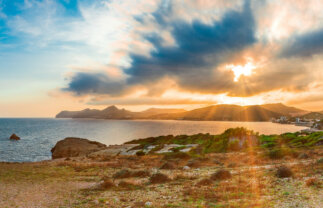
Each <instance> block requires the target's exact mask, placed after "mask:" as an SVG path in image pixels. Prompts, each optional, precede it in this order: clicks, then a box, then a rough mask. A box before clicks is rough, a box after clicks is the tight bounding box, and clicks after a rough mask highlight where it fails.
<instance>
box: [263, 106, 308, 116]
mask: <svg viewBox="0 0 323 208" xmlns="http://www.w3.org/2000/svg"><path fill="white" fill-rule="evenodd" d="M261 107H263V108H265V109H267V110H270V111H273V112H276V113H280V114H283V115H285V116H293V117H294V116H300V115H304V114H306V113H308V111H305V110H302V109H299V108H295V107H289V106H286V105H284V104H282V103H272V104H264V105H261Z"/></svg>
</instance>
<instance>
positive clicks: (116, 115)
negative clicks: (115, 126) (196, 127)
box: [56, 105, 186, 119]
mask: <svg viewBox="0 0 323 208" xmlns="http://www.w3.org/2000/svg"><path fill="white" fill-rule="evenodd" d="M179 112H186V111H185V110H183V109H161V108H150V109H148V110H145V111H142V112H132V111H129V110H126V109H118V108H117V107H116V106H114V105H113V106H109V107H107V108H105V109H103V110H95V109H88V108H87V109H84V110H82V111H62V112H60V113H58V114H57V115H56V118H97V119H143V118H148V117H150V116H153V115H157V114H165V113H170V114H171V113H179Z"/></svg>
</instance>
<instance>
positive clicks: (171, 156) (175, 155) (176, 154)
mask: <svg viewBox="0 0 323 208" xmlns="http://www.w3.org/2000/svg"><path fill="white" fill-rule="evenodd" d="M189 158H191V156H190V155H189V154H188V153H186V152H170V153H166V154H165V156H164V158H163V159H164V160H170V159H189Z"/></svg>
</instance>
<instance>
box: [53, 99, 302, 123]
mask: <svg viewBox="0 0 323 208" xmlns="http://www.w3.org/2000/svg"><path fill="white" fill-rule="evenodd" d="M306 112H307V111H304V110H301V109H298V108H294V107H289V106H285V105H283V104H281V103H276V104H266V105H251V106H239V105H226V104H222V105H212V106H208V107H204V108H198V109H194V110H190V111H185V110H183V109H161V108H150V109H147V110H145V111H141V112H132V111H129V110H126V109H118V108H117V107H116V106H110V107H107V108H106V109H104V110H93V109H85V110H82V111H62V112H60V113H59V114H57V116H56V118H99V119H161V120H202V121H269V120H270V119H272V118H279V117H280V116H288V117H292V116H293V115H304V114H306Z"/></svg>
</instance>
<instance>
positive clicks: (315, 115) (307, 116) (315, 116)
mask: <svg viewBox="0 0 323 208" xmlns="http://www.w3.org/2000/svg"><path fill="white" fill-rule="evenodd" d="M301 118H303V119H323V114H322V113H319V112H311V113H307V114H305V115H303V116H302V117H301Z"/></svg>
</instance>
